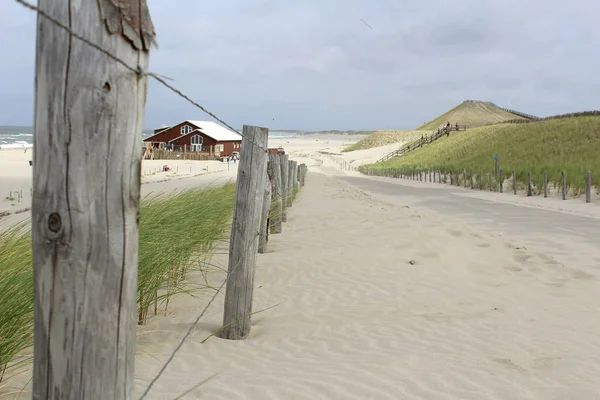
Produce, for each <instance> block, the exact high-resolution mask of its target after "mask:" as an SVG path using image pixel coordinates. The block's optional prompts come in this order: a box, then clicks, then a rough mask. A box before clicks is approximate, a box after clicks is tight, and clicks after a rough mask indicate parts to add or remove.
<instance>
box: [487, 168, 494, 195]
mask: <svg viewBox="0 0 600 400" xmlns="http://www.w3.org/2000/svg"><path fill="white" fill-rule="evenodd" d="M488 180H489V182H488V183H489V184H490V192H492V191H494V182H493V179H492V171H491V170H490V171H489V173H488Z"/></svg>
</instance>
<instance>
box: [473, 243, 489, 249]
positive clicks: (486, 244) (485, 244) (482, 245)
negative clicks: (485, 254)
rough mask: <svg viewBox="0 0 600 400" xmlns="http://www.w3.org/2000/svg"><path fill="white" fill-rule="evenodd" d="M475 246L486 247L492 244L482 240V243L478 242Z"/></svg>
mask: <svg viewBox="0 0 600 400" xmlns="http://www.w3.org/2000/svg"><path fill="white" fill-rule="evenodd" d="M475 246H477V247H480V248H482V249H485V248H486V247H490V246H491V244H489V243H485V242H482V243H476V244H475Z"/></svg>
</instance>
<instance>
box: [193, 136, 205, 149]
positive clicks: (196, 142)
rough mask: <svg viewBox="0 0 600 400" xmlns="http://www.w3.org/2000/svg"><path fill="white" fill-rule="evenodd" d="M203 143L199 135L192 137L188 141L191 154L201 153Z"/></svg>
mask: <svg viewBox="0 0 600 400" xmlns="http://www.w3.org/2000/svg"><path fill="white" fill-rule="evenodd" d="M203 142H204V140H203V139H202V136H200V135H194V136H192V139H191V141H190V151H191V152H196V151H198V152H200V151H202V143H203Z"/></svg>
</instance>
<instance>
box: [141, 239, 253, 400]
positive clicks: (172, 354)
mask: <svg viewBox="0 0 600 400" xmlns="http://www.w3.org/2000/svg"><path fill="white" fill-rule="evenodd" d="M259 235H260V233H257V234H256V236H255V237H254V239H253V240H251V241H250V243H249V244H248V247H247V248H246V249H245V251H244V253H243V254H248V250H249V249H250V247H252V245H253V244H254V241H255V240H256V238H257V237H258V236H259ZM243 260H244V257H243V256H242V257H241V258H240V259H239V261H238V262H237V263H236V264H235V265H234V266H233V268H232V269H231V271H229V272H227V276H226V277H225V279H224V280H223V282H222V283H221V286H219V288H218V289H217V291H216V292H215V294H214V295H213V296H212V297H211V299H210V300H209V302H208V304H207V305H206V306H205V307H204V309H203V310H202V312H201V313H200V315H198V317H197V318H196V320H195V321H194V323H193V324H192V325H191V326H190V329H188V331H187V333H186V334H185V335H184V336H183V337H182V338H181V341H180V342H179V344H178V345H177V347H175V350H173V352H172V353H171V355H170V356H169V358H168V359H167V361H166V362H165V364H164V365H163V366H162V368H161V369H160V371H159V372H158V374H156V376H155V377H154V378H153V379H152V381H150V384H149V385H148V387H147V388H146V390H144V393H143V394H142V395H141V397H140V399H139V400H143V399H144V398H145V397H146V396H147V395H148V393H150V390H151V389H152V387H153V386H154V384H155V383H156V382H157V381H158V379H160V377H161V376H162V374H163V373H164V372H165V371H166V369H167V367H168V366H169V364H170V363H171V361H173V358H175V355H176V354H177V352H178V351H179V350H180V349H181V347H182V346H183V344H184V343H185V341H186V340H187V338H188V337H189V336H190V335H191V333H192V331H193V330H194V329H195V328H196V326H197V325H198V322H200V319H201V318H202V317H203V316H204V314H205V313H206V311H207V310H208V308H209V307H210V306H211V304H212V303H213V301H214V300H215V299H216V298H217V296H218V295H219V293H221V290H222V289H223V286H225V283H227V280H228V279H229V277H230V276H231V275H232V274H233V273H234V272H235V270H236V269H237V267H238V265H240V264H241V263H242V261H243Z"/></svg>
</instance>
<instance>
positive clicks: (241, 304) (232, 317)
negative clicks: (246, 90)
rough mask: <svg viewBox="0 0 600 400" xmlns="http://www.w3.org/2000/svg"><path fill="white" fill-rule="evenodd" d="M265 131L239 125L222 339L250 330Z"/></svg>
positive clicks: (263, 180)
mask: <svg viewBox="0 0 600 400" xmlns="http://www.w3.org/2000/svg"><path fill="white" fill-rule="evenodd" d="M268 132H269V130H268V129H267V128H259V127H255V126H248V125H244V128H243V138H242V148H241V155H240V162H239V166H238V174H237V189H236V192H235V210H234V213H233V225H232V227H231V239H230V241H229V265H228V268H227V285H226V287H225V311H224V313H223V329H222V331H221V335H220V336H221V337H222V338H224V339H234V340H239V339H244V338H245V337H247V336H248V334H249V333H250V314H251V313H252V294H253V291H254V271H255V267H256V252H257V248H258V231H259V227H260V221H261V216H262V206H263V197H264V190H265V185H266V183H267V182H266V181H267V156H266V153H267V137H268Z"/></svg>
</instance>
